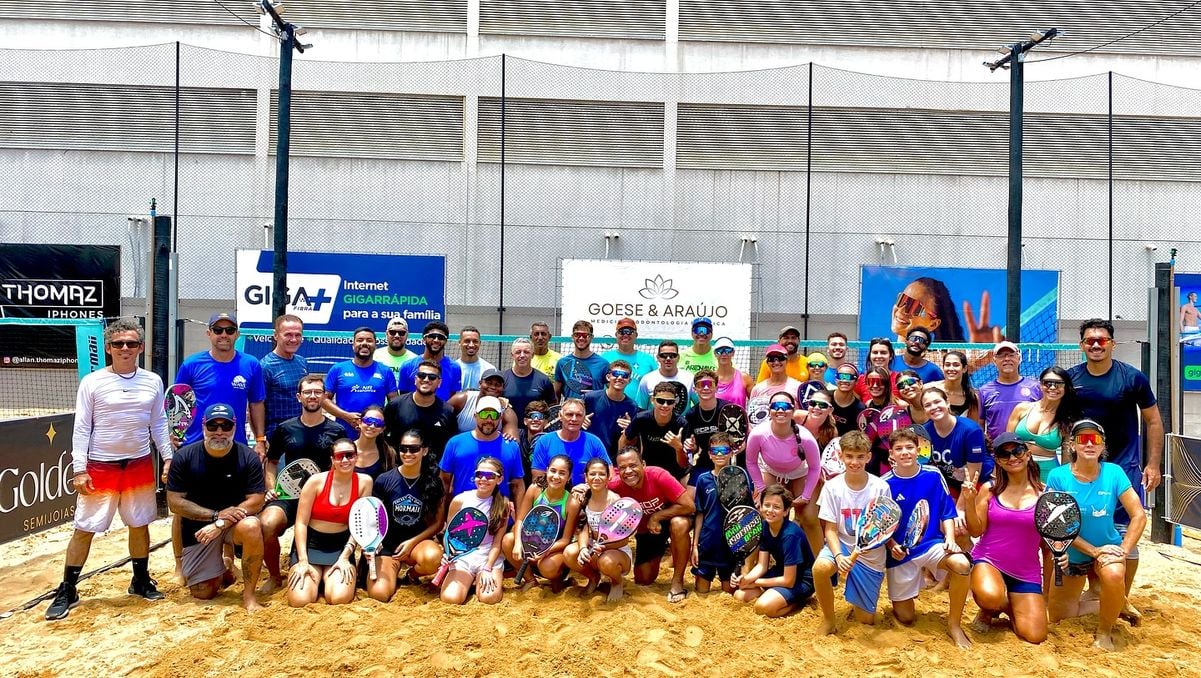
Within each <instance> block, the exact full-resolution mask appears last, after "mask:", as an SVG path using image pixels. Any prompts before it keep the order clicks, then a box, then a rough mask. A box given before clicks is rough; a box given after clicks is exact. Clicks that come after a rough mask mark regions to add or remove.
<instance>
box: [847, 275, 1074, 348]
mask: <svg viewBox="0 0 1201 678" xmlns="http://www.w3.org/2000/svg"><path fill="white" fill-rule="evenodd" d="M1007 302H1008V299H1007V291H1006V284H1005V269H1001V268H996V269H992V268H942V267H932V266H863V267H861V276H860V290H859V338H860V339H867V338H869V337H889V338H893V339H895V338H897V337H902V338H903V337H904V336H905V334H906V333H908V332H909V330H910V329H912V328H914V327H924V328H926V329H928V330H930V331H931V332H933V333H934V338H935V341H937V342H938V343H943V344H946V343H977V344H993V343H996V342H997V341H1000V339H1001V337H1003V336H1005V334H1006V331H1005V329H1006V328H1005V308H1006V304H1007ZM1021 321H1022V332H1021V340H1022V342H1023V343H1054V342H1056V341H1057V340H1058V338H1059V332H1058V328H1059V271H1034V270H1029V271H1022V298H1021Z"/></svg>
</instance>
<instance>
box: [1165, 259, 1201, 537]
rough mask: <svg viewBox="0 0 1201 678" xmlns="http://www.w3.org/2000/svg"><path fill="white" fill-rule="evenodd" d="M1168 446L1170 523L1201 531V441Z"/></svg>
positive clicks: (1179, 440) (1178, 439) (1174, 440)
mask: <svg viewBox="0 0 1201 678" xmlns="http://www.w3.org/2000/svg"><path fill="white" fill-rule="evenodd" d="M1176 279H1177V280H1179V279H1180V274H1179V273H1178V274H1176ZM1168 442H1169V443H1170V444H1169V445H1168V468H1167V471H1168V474H1167V475H1165V476H1164V485H1165V486H1166V490H1167V496H1168V506H1169V507H1170V511H1169V513H1168V520H1170V521H1172V522H1173V523H1177V524H1179V525H1185V526H1188V527H1191V528H1193V529H1197V530H1201V440H1198V439H1196V438H1186V437H1184V436H1178V435H1169V436H1168Z"/></svg>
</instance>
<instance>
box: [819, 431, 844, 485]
mask: <svg viewBox="0 0 1201 678" xmlns="http://www.w3.org/2000/svg"><path fill="white" fill-rule="evenodd" d="M821 466H822V480H830V479H831V478H837V477H838V476H840V475H842V474H843V473H846V470H847V467H846V464H843V463H842V443H841V442H839V439H838V438H835V439H833V440H831V441H830V443H829V444H828V445H826V449H824V450H822V463H821Z"/></svg>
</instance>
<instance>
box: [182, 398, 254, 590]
mask: <svg viewBox="0 0 1201 678" xmlns="http://www.w3.org/2000/svg"><path fill="white" fill-rule="evenodd" d="M202 421H203V424H202V425H201V429H202V430H203V431H204V439H203V440H202V441H198V442H195V443H191V444H188V445H184V446H183V447H181V448H179V450H178V451H177V452H176V453H175V458H174V460H173V461H172V463H171V470H170V472H169V473H168V474H167V505H168V506H169V507H170V508H171V512H172V513H174V514H175V515H177V516H179V517H181V518H182V523H183V526H182V535H183V577H184V581H185V582H186V585H187V587H188V590H189V591H190V592H191V594H192V597H193V598H198V599H200V600H212V599H213V598H216V597H217V596H218V595H219V594H220V593H221V590H222V589H224V588H225V587H226V586H229V585H230V584H232V583H233V582H234V581H235V577H234V572H233V569H232V565H230V566H227V565H226V563H225V561H224V559H223V549H224V547H225V546H227V545H228V546H230V547H231V548H232V546H234V545H237V546H241V547H242V582H243V589H242V607H244V608H246V609H247V610H248V611H250V612H253V611H255V610H259V609H262V607H263V606H262V605H260V604H259V602H258V600H256V599H255V597H254V593H255V591H254V587H255V585H256V584H258V581H259V572H260V570H261V569H262V566H263V532H262V528H261V527H260V525H259V519H258V513H259V511H260V510H262V508H263V502H264V500H265V493H266V485H265V483H264V479H263V465H262V463H261V462H260V461H259V459H258V457H257V456H255V454H254V452H252V451H251V450H250V448H248V447H246V446H245V445H243V444H242V443H239V442H237V441H236V440H234V431H235V429H236V428H237V416H236V415H235V411H234V409H233V408H232V407H230V406H229V405H226V404H224V403H217V404H214V405H209V406H208V408H206V409H205V411H204V419H203V420H202Z"/></svg>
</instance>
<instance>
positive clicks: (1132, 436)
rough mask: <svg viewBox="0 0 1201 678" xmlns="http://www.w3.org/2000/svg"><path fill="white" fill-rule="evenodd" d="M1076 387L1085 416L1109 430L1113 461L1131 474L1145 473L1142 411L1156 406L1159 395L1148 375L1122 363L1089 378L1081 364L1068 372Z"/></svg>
mask: <svg viewBox="0 0 1201 678" xmlns="http://www.w3.org/2000/svg"><path fill="white" fill-rule="evenodd" d="M1068 376H1069V377H1071V378H1072V384H1073V385H1074V386H1075V387H1076V398H1077V399H1078V400H1079V401H1080V409H1081V410H1082V411H1083V412H1084V416H1085V417H1088V418H1089V419H1095V420H1096V421H1097V423H1098V424H1100V425H1102V426H1104V427H1105V449H1106V450H1108V452H1109V459H1110V460H1112V461H1113V463H1115V464H1117V465H1118V466H1121V467H1122V468H1123V469H1124V470H1125V471H1126V472H1127V474H1130V473H1131V472H1141V470H1142V467H1143V453H1142V449H1141V447H1140V445H1139V435H1138V425H1139V421H1138V420H1139V416H1140V415H1141V413H1140V412H1139V410H1143V409H1146V408H1148V407H1151V406H1152V405H1154V404H1155V391H1153V390H1152V389H1151V382H1150V381H1148V380H1147V377H1146V375H1144V374H1143V373H1142V372H1139V371H1138V370H1137V369H1135V367H1134V366H1133V365H1128V364H1126V363H1124V362H1121V361H1119V360H1115V361H1113V366H1112V367H1111V368H1110V369H1109V371H1108V372H1106V373H1105V374H1104V375H1102V376H1100V377H1094V376H1093V375H1091V374H1089V372H1088V367H1087V365H1086V364H1084V363H1081V364H1080V365H1076V366H1075V367H1073V368H1071V369H1069V370H1068Z"/></svg>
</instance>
